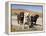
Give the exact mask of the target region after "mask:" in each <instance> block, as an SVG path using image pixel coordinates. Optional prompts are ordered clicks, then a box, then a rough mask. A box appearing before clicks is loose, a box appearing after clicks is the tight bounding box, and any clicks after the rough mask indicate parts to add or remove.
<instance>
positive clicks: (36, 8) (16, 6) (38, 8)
mask: <svg viewBox="0 0 46 36" xmlns="http://www.w3.org/2000/svg"><path fill="white" fill-rule="evenodd" d="M11 6H12V9H25V10H32V11H38V12H42V9H43V6H42V5H19V4H11Z"/></svg>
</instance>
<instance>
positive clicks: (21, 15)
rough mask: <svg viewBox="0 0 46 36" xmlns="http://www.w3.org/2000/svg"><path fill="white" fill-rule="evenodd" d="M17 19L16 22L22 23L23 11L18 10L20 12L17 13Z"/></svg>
mask: <svg viewBox="0 0 46 36" xmlns="http://www.w3.org/2000/svg"><path fill="white" fill-rule="evenodd" d="M17 19H18V24H19V21H20V23H23V20H24V12H20V14H18V15H17Z"/></svg>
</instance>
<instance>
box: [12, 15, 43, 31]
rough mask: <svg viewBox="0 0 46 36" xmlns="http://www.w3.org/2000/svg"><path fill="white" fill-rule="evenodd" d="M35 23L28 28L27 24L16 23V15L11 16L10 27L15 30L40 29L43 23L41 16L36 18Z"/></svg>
mask: <svg viewBox="0 0 46 36" xmlns="http://www.w3.org/2000/svg"><path fill="white" fill-rule="evenodd" d="M36 24H37V25H34V27H32V28H29V25H23V24H22V25H20V24H18V23H17V16H12V28H14V29H15V31H42V30H43V24H42V18H41V17H39V18H38V20H37V23H36ZM12 30H13V29H12Z"/></svg>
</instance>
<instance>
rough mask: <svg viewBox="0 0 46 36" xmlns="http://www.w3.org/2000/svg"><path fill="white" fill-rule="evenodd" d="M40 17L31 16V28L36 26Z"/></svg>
mask: <svg viewBox="0 0 46 36" xmlns="http://www.w3.org/2000/svg"><path fill="white" fill-rule="evenodd" d="M38 17H39V15H35V16H31V25H30V26H29V27H30V28H31V27H33V25H36V21H37V19H38Z"/></svg>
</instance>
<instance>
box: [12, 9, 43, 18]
mask: <svg viewBox="0 0 46 36" xmlns="http://www.w3.org/2000/svg"><path fill="white" fill-rule="evenodd" d="M11 11H12V14H19V13H20V12H24V13H25V12H28V13H30V14H32V13H34V14H38V15H39V16H40V17H42V13H41V12H36V11H32V10H26V9H25V10H24V9H11Z"/></svg>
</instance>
